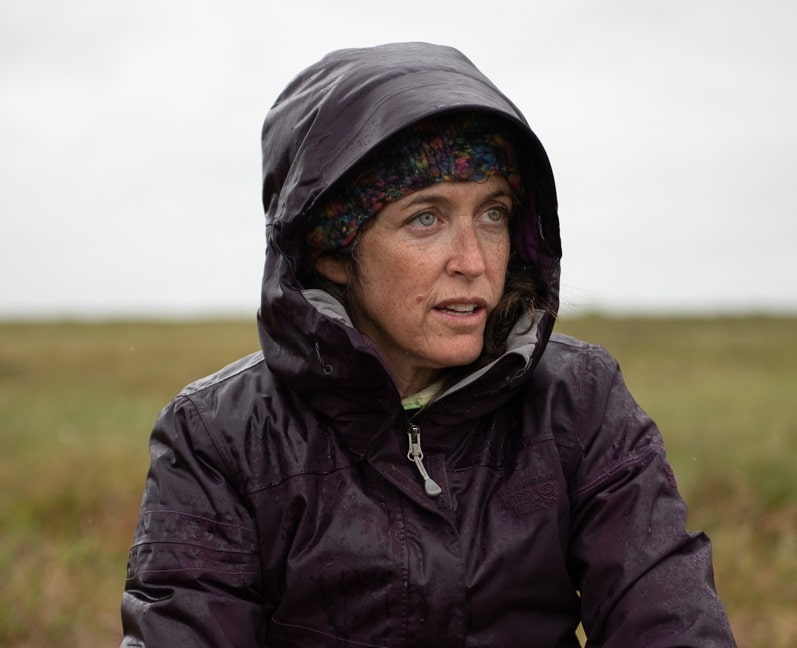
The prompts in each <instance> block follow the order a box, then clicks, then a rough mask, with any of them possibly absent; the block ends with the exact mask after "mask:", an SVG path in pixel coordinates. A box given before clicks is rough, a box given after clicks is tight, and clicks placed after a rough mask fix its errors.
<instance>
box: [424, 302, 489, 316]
mask: <svg viewBox="0 0 797 648" xmlns="http://www.w3.org/2000/svg"><path fill="white" fill-rule="evenodd" d="M482 308H484V306H482V305H480V304H476V303H473V302H462V303H458V302H451V303H446V304H441V305H440V306H435V310H437V311H440V312H441V313H446V314H448V315H459V316H467V315H473V314H474V313H476V312H478V311H479V310H481V309H482Z"/></svg>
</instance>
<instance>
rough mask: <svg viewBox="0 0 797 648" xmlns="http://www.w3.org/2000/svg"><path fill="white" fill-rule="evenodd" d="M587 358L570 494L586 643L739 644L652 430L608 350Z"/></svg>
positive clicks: (704, 541)
mask: <svg viewBox="0 0 797 648" xmlns="http://www.w3.org/2000/svg"><path fill="white" fill-rule="evenodd" d="M583 357H584V359H585V360H584V361H585V363H586V366H584V367H582V371H581V372H580V373H581V380H582V381H583V382H582V386H583V391H582V394H583V395H586V394H589V397H588V398H587V401H588V402H587V404H586V405H585V406H584V407H582V408H580V409H581V412H582V415H583V416H582V419H581V423H580V425H579V426H578V427H579V443H580V445H581V452H582V457H581V460H580V463H579V465H578V468H577V470H576V474H575V480H574V481H573V482H571V486H570V498H571V507H572V527H571V546H570V551H571V554H570V564H571V569H572V571H573V577H574V580H575V582H576V584H577V587H578V588H579V590H580V593H581V602H582V620H583V624H584V628H585V631H586V633H587V636H588V644H587V645H588V646H604V647H607V648H608V647H616V648H620V647H623V648H626V647H628V646H648V647H651V648H653V647H656V648H664V647H675V646H679V647H682V646H701V647H704V646H735V642H734V639H733V636H732V634H731V630H730V627H729V624H728V620H727V617H726V614H725V611H724V609H723V606H722V603H721V602H720V600H719V598H718V596H717V593H716V590H715V587H714V577H713V569H712V558H711V546H710V543H709V540H708V538H707V537H706V535H705V534H703V533H700V532H698V533H688V532H687V531H686V513H687V510H686V504H685V503H684V501H683V499H682V498H681V496H680V495H679V493H678V490H677V487H676V483H675V478H674V476H673V473H672V470H671V468H670V466H669V464H668V462H667V457H666V454H665V451H664V446H663V443H662V439H661V435H660V434H659V431H658V429H657V428H656V426H655V425H654V423H653V422H652V421H651V420H650V418H649V417H648V416H647V415H646V414H645V413H644V412H643V411H642V410H641V409H640V407H639V406H638V405H637V403H636V402H635V401H634V399H633V398H632V397H631V395H630V394H629V392H628V390H627V388H626V386H625V383H624V382H623V379H622V377H621V375H620V371H619V368H618V366H617V363H616V362H615V361H614V360H613V359H612V358H611V357H610V356H609V355H608V354H607V353H606V352H605V351H603V350H602V349H600V348H597V347H590V348H589V349H588V351H587V353H586V354H585V356H583Z"/></svg>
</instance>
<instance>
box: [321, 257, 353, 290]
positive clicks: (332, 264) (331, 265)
mask: <svg viewBox="0 0 797 648" xmlns="http://www.w3.org/2000/svg"><path fill="white" fill-rule="evenodd" d="M314 266H315V270H316V272H317V273H318V274H320V275H321V276H322V277H324V279H328V280H329V281H331V282H333V283H336V284H340V285H342V286H347V285H348V284H349V267H348V263H347V262H346V260H345V259H342V258H341V257H339V256H337V255H335V254H324V255H322V256H320V257H318V258H317V259H316V260H315V262H314Z"/></svg>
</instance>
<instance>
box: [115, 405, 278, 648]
mask: <svg viewBox="0 0 797 648" xmlns="http://www.w3.org/2000/svg"><path fill="white" fill-rule="evenodd" d="M231 474H232V471H231V470H230V469H229V467H228V466H227V467H225V464H224V461H223V459H222V458H221V455H220V454H219V451H218V449H217V448H216V447H215V446H214V444H213V442H212V440H211V437H210V436H209V434H208V432H207V430H206V429H205V424H204V422H203V420H202V418H201V417H200V415H199V413H198V412H197V409H196V408H195V407H194V405H193V404H192V402H191V401H190V400H189V399H188V398H187V397H185V396H181V397H178V398H177V399H176V400H175V401H174V402H173V403H172V404H170V405H169V406H168V407H167V408H166V409H165V410H164V411H163V412H162V413H161V415H160V417H159V419H158V421H157V423H156V425H155V428H154V430H153V433H152V437H151V440H150V470H149V473H148V475H147V482H146V488H145V492H144V498H143V501H142V504H141V512H140V516H139V520H138V525H137V527H136V532H135V538H134V544H133V546H132V549H131V550H130V558H129V561H128V567H127V580H126V583H125V591H124V594H123V598H122V629H123V633H124V638H123V640H122V644H121V645H122V646H130V647H132V646H136V647H145V646H146V647H147V648H156V647H160V646H192V647H195V648H201V647H202V646H230V647H233V646H236V647H243V646H247V647H248V646H256V645H262V644H263V643H264V635H265V625H264V623H265V622H264V620H263V619H264V614H263V605H262V600H261V596H260V593H259V592H260V566H259V558H258V551H257V535H256V533H255V528H254V523H253V521H252V518H251V516H250V514H249V512H248V510H247V508H246V506H245V503H244V502H243V499H242V497H241V496H240V494H239V492H238V489H236V488H235V487H234V485H233V483H232V482H231V480H230V479H229V478H228V476H229V475H231Z"/></svg>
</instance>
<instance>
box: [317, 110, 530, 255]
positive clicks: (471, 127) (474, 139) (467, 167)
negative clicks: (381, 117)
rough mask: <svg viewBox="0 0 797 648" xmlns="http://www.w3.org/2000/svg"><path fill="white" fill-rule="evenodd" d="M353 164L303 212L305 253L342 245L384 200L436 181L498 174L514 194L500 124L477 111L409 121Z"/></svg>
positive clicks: (517, 183) (513, 161)
mask: <svg viewBox="0 0 797 648" xmlns="http://www.w3.org/2000/svg"><path fill="white" fill-rule="evenodd" d="M359 168H361V169H362V171H360V172H359V173H356V174H355V175H354V177H353V178H352V179H351V180H349V181H348V182H344V183H343V184H342V185H341V186H340V187H339V188H337V189H336V190H333V193H332V194H331V195H330V196H329V197H328V198H327V199H326V200H323V201H322V203H321V204H320V205H318V206H317V207H316V208H314V209H313V210H312V211H311V213H310V214H309V216H308V221H307V222H308V225H309V231H308V233H307V244H308V245H309V247H310V253H311V256H313V257H317V256H319V255H320V254H322V253H324V252H334V251H339V250H342V249H344V248H346V247H347V246H348V245H350V244H351V242H352V241H353V240H354V237H355V236H356V235H357V231H358V230H359V228H360V226H361V225H362V224H363V223H364V222H365V221H366V220H367V219H368V218H370V217H371V216H373V215H374V214H376V213H377V212H378V211H379V210H380V209H382V208H383V207H384V206H385V205H387V204H389V203H391V202H394V201H396V200H398V199H399V198H401V197H402V196H405V195H406V194H409V193H412V192H413V191H418V190H419V189H423V188H424V187H428V186H429V185H432V184H434V183H436V182H443V181H464V180H486V179H487V178H489V177H490V176H493V175H501V176H503V177H504V178H505V179H506V181H507V182H508V183H509V185H510V187H511V188H512V190H513V191H514V192H515V193H520V189H521V178H520V171H519V168H518V163H517V157H516V155H515V151H514V149H513V148H512V145H511V142H510V137H509V134H508V129H507V127H506V125H505V123H504V122H502V121H501V120H499V119H497V118H495V117H491V116H490V115H487V114H482V113H456V114H453V115H448V116H443V117H437V118H433V119H429V120H426V121H423V122H420V123H419V124H417V125H414V126H410V127H409V128H407V129H405V130H403V131H401V132H399V133H398V134H397V135H395V136H393V137H392V138H391V139H390V140H388V141H387V142H386V143H385V144H384V145H383V146H382V147H380V148H379V149H377V150H376V151H375V152H374V153H371V154H370V155H369V156H368V157H367V158H366V159H365V160H364V161H363V162H362V163H361V164H360V165H359Z"/></svg>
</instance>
